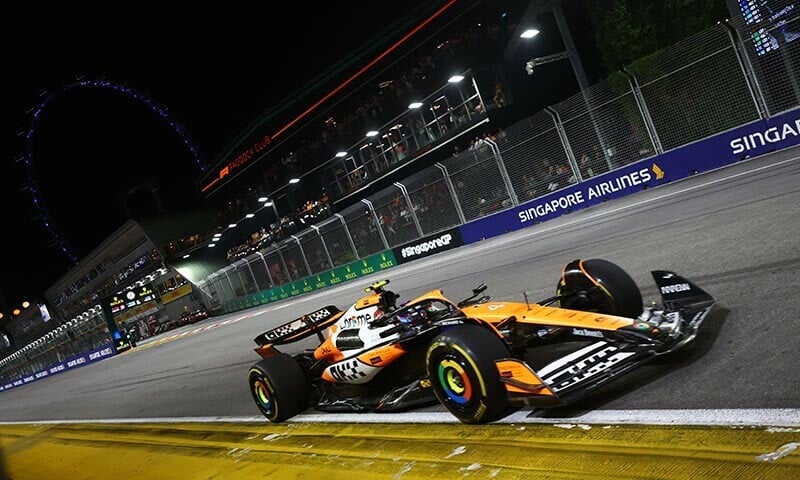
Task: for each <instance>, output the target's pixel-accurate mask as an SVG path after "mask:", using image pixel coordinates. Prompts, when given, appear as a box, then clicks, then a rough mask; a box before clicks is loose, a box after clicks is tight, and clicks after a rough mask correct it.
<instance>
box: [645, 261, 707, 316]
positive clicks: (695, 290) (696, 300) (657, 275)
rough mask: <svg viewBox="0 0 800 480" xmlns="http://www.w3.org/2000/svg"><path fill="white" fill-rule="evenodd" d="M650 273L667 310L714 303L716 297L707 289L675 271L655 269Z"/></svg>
mask: <svg viewBox="0 0 800 480" xmlns="http://www.w3.org/2000/svg"><path fill="white" fill-rule="evenodd" d="M650 273H651V274H652V275H653V280H655V282H656V285H657V286H658V291H659V293H661V300H662V301H663V303H664V307H665V308H666V309H667V310H679V309H680V308H683V307H689V306H697V307H701V306H707V305H708V304H713V303H714V298H712V297H711V295H709V294H708V293H706V292H705V290H703V289H702V288H700V287H698V286H697V285H695V284H694V283H692V282H690V281H689V280H687V279H685V278H684V277H682V276H680V275H678V274H677V273H675V272H669V271H666V270H654V271H652V272H650Z"/></svg>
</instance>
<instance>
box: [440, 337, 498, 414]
mask: <svg viewBox="0 0 800 480" xmlns="http://www.w3.org/2000/svg"><path fill="white" fill-rule="evenodd" d="M509 357H511V353H510V352H509V350H508V347H507V346H506V344H505V342H503V341H502V340H501V339H500V338H499V337H498V336H497V335H495V334H494V333H493V332H491V331H490V330H489V329H488V328H485V327H481V326H479V325H460V326H457V327H453V328H451V329H449V330H447V331H445V332H442V333H440V334H439V335H437V336H436V338H434V339H433V341H432V342H431V345H430V347H429V348H428V355H427V357H426V362H425V364H426V369H427V374H428V378H429V379H430V380H431V387H432V389H433V392H434V394H435V395H436V398H437V399H439V402H440V403H441V404H442V405H444V407H445V408H447V410H449V411H450V413H452V414H453V415H454V416H455V417H456V418H458V419H459V420H461V421H462V422H464V423H487V422H491V421H494V420H497V419H498V418H500V417H502V416H504V415H505V414H506V413H507V412H508V411H509V402H508V394H507V393H506V389H505V387H504V386H503V384H502V383H501V382H500V373H499V371H498V370H497V366H496V365H495V360H498V359H501V358H509Z"/></svg>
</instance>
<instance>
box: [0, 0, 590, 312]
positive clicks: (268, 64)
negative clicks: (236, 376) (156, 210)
mask: <svg viewBox="0 0 800 480" xmlns="http://www.w3.org/2000/svg"><path fill="white" fill-rule="evenodd" d="M80 3H81V5H77V4H70V2H66V3H65V2H53V3H44V2H3V4H2V6H0V35H1V36H2V39H1V41H0V52H2V55H1V56H0V58H2V63H3V69H2V71H3V84H4V88H2V95H3V97H4V98H3V99H2V103H1V104H2V108H1V109H0V115H2V122H1V123H0V148H2V152H0V192H2V193H0V202H1V204H2V210H0V211H2V217H1V221H2V231H3V236H2V238H3V242H2V249H0V292H2V294H4V296H5V298H6V301H7V302H8V304H9V306H10V307H11V308H13V307H14V306H15V305H18V304H19V303H21V302H22V300H24V299H29V300H36V299H39V298H41V297H42V294H43V292H44V290H45V289H46V288H47V287H48V286H50V285H51V284H52V283H53V282H54V281H56V280H57V279H58V278H59V277H60V276H62V275H63V274H64V273H66V271H67V270H68V268H69V262H68V260H67V258H66V257H65V256H64V255H62V254H60V253H58V252H57V251H56V250H55V249H54V248H49V247H47V243H48V241H49V240H50V239H49V237H48V236H47V235H46V234H45V233H44V231H43V230H42V229H41V227H39V226H38V225H37V224H35V223H34V222H33V221H32V217H33V216H34V209H33V204H32V202H31V200H30V195H29V194H27V193H24V192H21V191H20V187H21V186H22V185H23V184H24V183H25V175H24V169H23V168H22V166H21V165H18V164H15V158H16V157H17V156H18V155H20V154H21V153H22V152H23V149H24V142H23V137H21V136H19V135H18V132H20V131H25V130H27V128H28V126H29V124H30V115H29V114H26V109H30V108H31V107H33V106H35V105H38V104H39V102H41V100H42V98H43V97H41V96H40V92H41V91H43V90H47V89H50V90H53V89H55V88H57V87H58V86H59V85H60V84H68V83H72V82H73V81H74V79H75V76H76V75H84V76H85V77H86V78H91V79H96V78H100V77H105V78H107V79H108V80H111V81H115V82H120V83H124V84H127V85H129V86H130V87H132V88H135V89H137V90H139V91H142V92H144V93H146V94H147V95H149V97H150V98H152V99H153V100H154V101H156V102H158V103H159V104H161V105H163V106H166V107H167V108H168V110H169V113H170V114H171V115H172V116H173V117H174V118H175V119H176V120H177V121H178V122H179V123H180V124H181V125H182V126H183V127H184V128H185V129H186V131H187V132H188V133H189V135H190V136H191V137H192V139H193V140H194V141H195V142H196V143H197V144H198V145H199V147H200V150H201V152H202V154H203V155H204V157H205V159H206V160H207V161H208V162H211V161H212V160H213V159H214V158H215V157H216V156H217V154H218V152H219V151H220V150H222V149H223V148H224V147H225V146H226V145H227V143H228V142H229V141H230V140H231V139H232V138H233V137H235V136H236V135H237V134H238V133H240V132H241V131H242V129H243V128H244V127H246V126H247V124H248V123H249V122H250V121H251V120H253V119H254V118H255V117H257V116H258V115H259V114H260V113H262V112H263V111H265V110H267V109H268V108H269V107H270V106H271V105H273V104H275V103H278V102H280V100H282V99H283V98H284V97H285V96H286V95H288V94H290V93H291V92H293V91H294V90H295V89H297V88H298V87H300V86H302V85H303V84H304V83H305V82H306V81H308V80H310V79H311V78H313V77H314V76H315V75H317V74H319V73H321V72H322V71H324V70H325V69H326V68H327V67H329V66H331V65H332V64H333V63H335V62H336V61H338V60H339V59H341V58H343V57H344V56H346V55H347V54H348V53H350V52H352V51H353V50H355V49H358V48H359V47H360V46H362V45H364V44H365V43H366V42H369V41H370V39H372V37H373V36H375V35H376V34H377V33H378V32H380V31H381V30H383V29H384V28H385V27H386V26H387V25H388V24H390V23H392V22H393V21H394V20H395V19H397V17H398V16H399V15H400V14H401V13H400V12H404V11H407V10H408V9H413V8H415V7H419V6H422V5H427V4H430V3H431V1H430V0H416V1H410V0H409V1H393V2H367V1H362V0H349V1H348V2H345V3H336V2H319V3H318V2H307V3H306V4H299V3H296V2H259V3H258V4H257V5H254V4H252V3H251V2H240V3H238V4H237V5H234V4H232V3H227V4H220V3H209V4H208V5H207V6H206V5H203V4H201V3H194V4H192V5H191V6H188V4H187V5H186V6H185V7H180V8H179V7H176V6H171V5H167V3H166V2H160V3H143V2H135V3H130V2H102V3H97V4H95V3H91V2H80ZM587 33H588V32H587V31H586V29H583V32H579V36H582V37H585V38H579V39H576V40H577V41H578V42H579V43H583V44H585V43H586V41H587V38H588V37H589V36H588V35H586V34H587ZM579 48H580V44H579ZM548 53H549V52H548ZM33 158H34V163H35V172H36V175H37V177H38V181H39V185H40V188H41V191H42V195H43V197H44V200H45V202H46V204H47V206H48V208H49V210H50V213H51V215H52V218H53V219H54V220H55V222H56V223H57V225H58V226H59V228H60V230H61V231H62V232H63V233H64V234H65V237H66V238H67V240H68V241H69V242H70V244H71V245H72V246H73V247H74V248H75V250H76V251H77V252H78V253H79V254H86V253H88V252H89V251H91V249H92V248H94V247H95V246H97V245H98V244H99V243H100V242H101V241H102V240H103V239H104V238H105V237H106V236H107V235H108V234H109V233H111V232H112V231H113V230H114V229H116V228H117V227H119V226H120V225H121V224H122V223H123V222H124V221H125V216H124V213H123V209H122V207H121V203H120V201H119V200H118V194H119V193H120V192H125V191H127V190H129V189H131V188H134V187H136V186H137V185H140V184H141V183H142V182H144V181H146V180H147V179H149V178H154V179H156V181H157V182H158V184H159V185H160V187H161V189H162V192H165V193H164V200H165V203H166V204H167V208H168V210H170V211H181V210H183V209H187V208H191V207H192V206H193V205H194V204H195V202H196V193H195V189H194V179H195V178H196V176H197V174H198V171H197V169H196V168H195V166H194V164H193V160H192V157H191V155H190V154H189V152H188V151H187V149H186V148H185V147H184V146H183V144H182V143H181V140H180V138H179V137H178V136H177V135H176V134H175V133H174V132H173V131H172V129H171V128H170V127H169V126H167V125H166V124H165V123H164V122H163V121H162V120H161V119H159V118H158V116H156V115H155V114H154V113H152V112H151V111H150V110H149V109H148V108H147V107H146V106H144V105H142V104H140V103H138V102H135V101H133V100H131V99H129V98H127V97H125V96H123V95H120V94H118V93H114V92H109V91H105V90H101V89H93V88H87V89H76V90H72V91H70V92H69V93H67V94H64V95H61V96H59V97H57V98H56V99H55V100H54V101H53V102H52V103H51V104H50V105H49V106H48V108H47V110H45V112H44V113H43V116H42V118H41V120H40V123H39V127H38V129H37V132H36V144H35V149H34V157H33ZM0 306H1V305H0Z"/></svg>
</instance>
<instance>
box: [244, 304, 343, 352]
mask: <svg viewBox="0 0 800 480" xmlns="http://www.w3.org/2000/svg"><path fill="white" fill-rule="evenodd" d="M341 316H342V312H341V310H339V309H338V308H336V307H335V306H333V305H328V306H327V307H325V308H320V309H319V310H317V311H315V312H311V313H309V314H306V315H303V316H301V317H300V318H296V319H294V320H292V321H291V322H287V323H284V324H283V325H281V326H279V327H275V328H273V329H272V330H267V331H266V332H264V333H262V334H261V335H259V336H257V337H256V338H255V339H254V341H255V342H256V344H258V346H262V345H266V344H268V343H270V344H272V345H285V344H287V343H292V342H296V341H298V340H302V339H304V338H306V337H308V336H310V335H313V334H315V333H316V334H317V335H318V336H319V337H320V341H322V340H323V338H322V331H323V330H324V329H325V328H327V327H329V326H330V325H332V324H333V323H334V322H336V320H338V319H339V317H341Z"/></svg>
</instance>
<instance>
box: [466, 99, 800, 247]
mask: <svg viewBox="0 0 800 480" xmlns="http://www.w3.org/2000/svg"><path fill="white" fill-rule="evenodd" d="M798 144H800V109H798V110H792V111H790V112H787V113H784V114H783V115H779V116H776V117H773V118H770V119H768V120H759V121H756V122H752V123H749V124H747V125H744V126H741V127H738V128H735V129H732V130H729V131H727V132H723V133H720V134H717V135H714V136H712V137H709V138H706V139H704V140H699V141H697V142H694V143H691V144H689V145H686V146H683V147H680V148H677V149H675V150H671V151H669V152H667V153H664V154H662V155H656V156H654V157H650V158H647V159H645V160H640V161H638V162H636V163H632V164H630V165H628V166H626V167H623V168H620V169H617V170H614V171H613V172H609V173H606V174H603V175H598V176H596V177H592V178H590V179H587V180H586V181H584V182H582V183H576V184H573V185H571V186H569V187H566V188H563V189H561V190H559V191H557V192H553V193H551V194H548V195H545V196H543V197H539V198H537V199H535V200H532V201H530V202H526V203H523V204H521V205H519V206H517V207H514V208H511V209H508V210H504V211H502V212H498V213H496V214H494V215H490V216H488V217H484V218H481V219H478V220H475V221H473V222H470V223H467V224H465V225H462V226H461V227H460V230H461V237H462V239H463V241H464V243H465V244H468V243H472V242H476V241H479V240H482V239H484V238H489V237H494V236H496V235H501V234H503V233H506V232H510V231H513V230H519V229H520V228H523V227H527V226H530V225H533V224H535V223H539V222H543V221H545V220H550V219H551V218H555V217H558V216H561V215H564V214H565V213H569V212H572V211H575V210H579V209H581V208H585V207H588V206H591V205H597V204H599V203H601V202H604V201H606V200H611V199H614V198H618V197H622V196H625V195H629V194H631V193H634V192H638V191H641V190H644V189H646V188H652V187H655V186H658V185H662V184H665V183H669V182H673V181H675V180H680V179H682V178H686V177H688V176H691V175H694V174H697V173H701V172H706V171H709V170H713V169H716V168H720V167H724V166H726V165H730V164H732V163H735V162H737V161H741V160H744V159H746V158H751V157H755V156H758V155H762V154H765V153H768V152H772V151H775V150H780V149H782V148H787V147H790V146H793V145H798Z"/></svg>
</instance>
